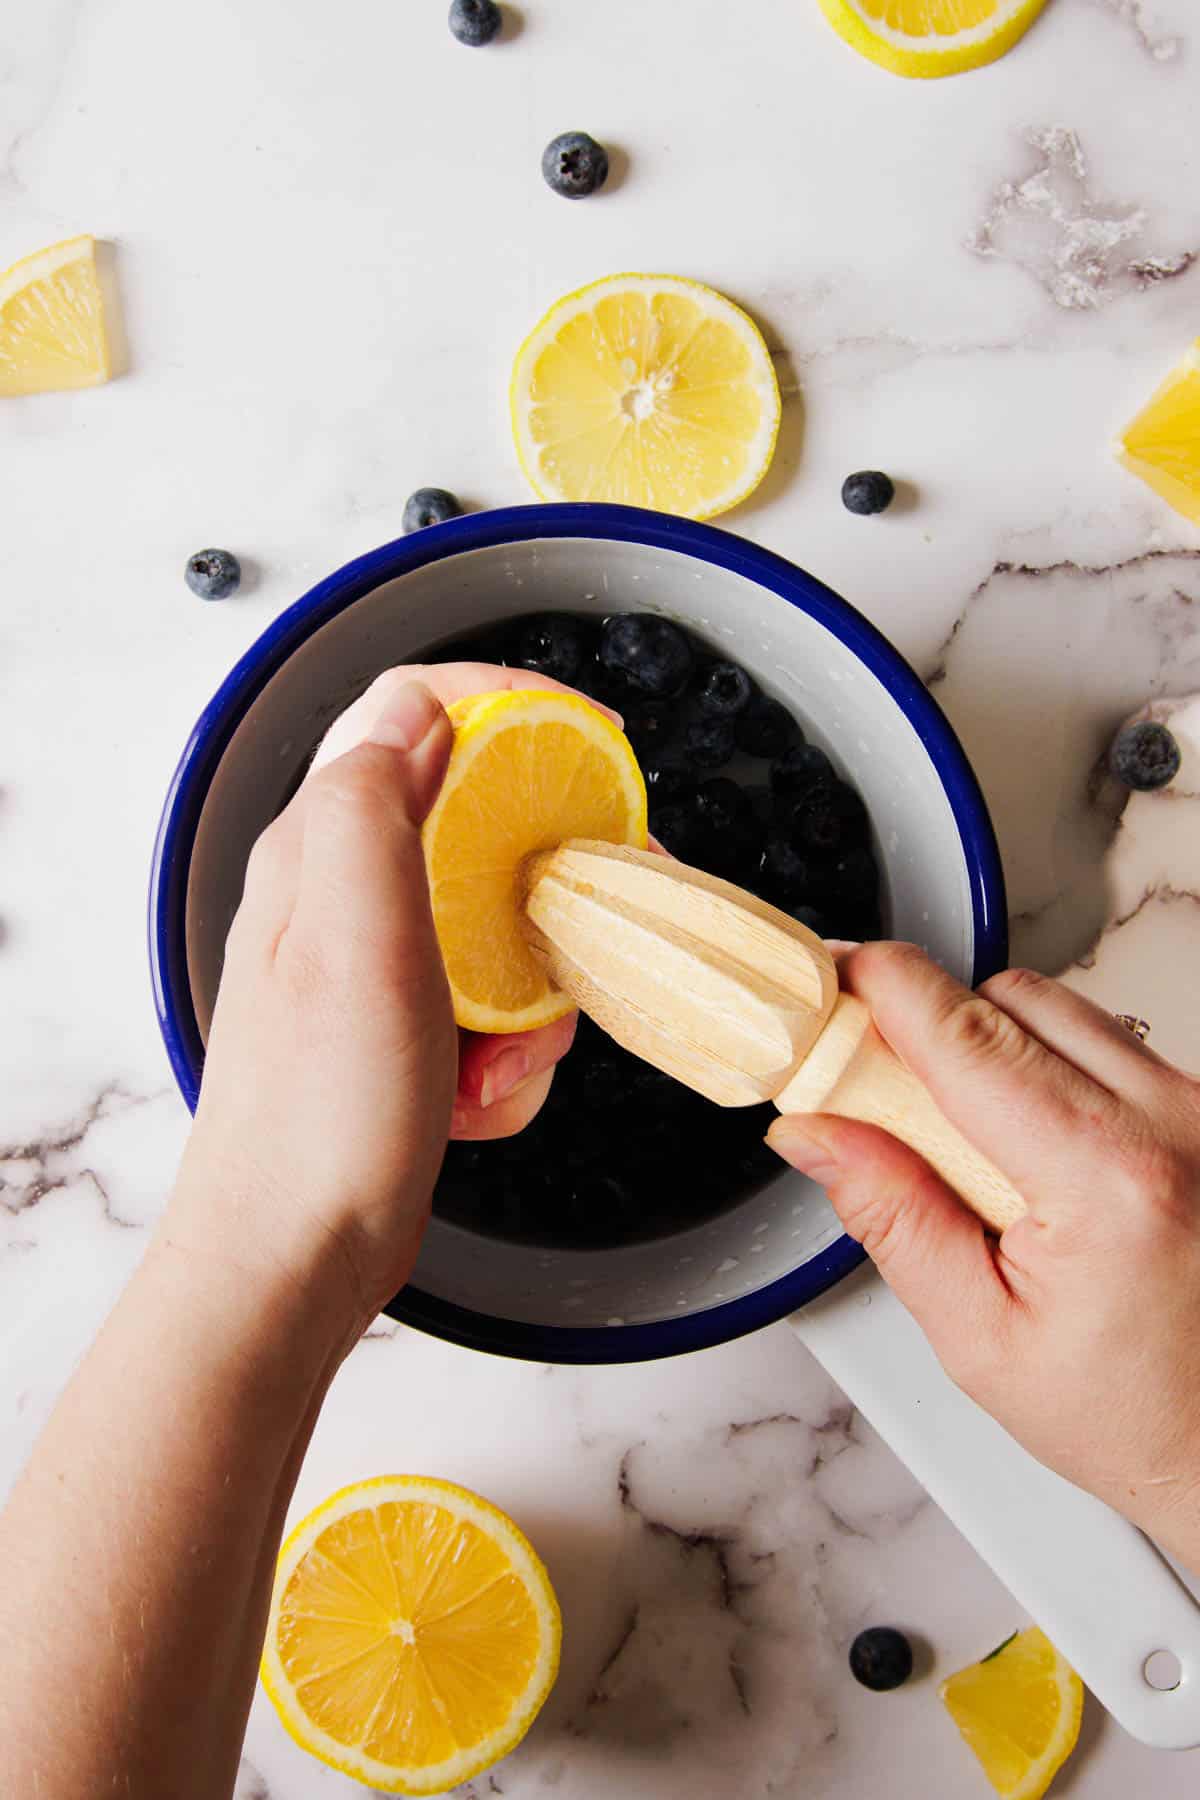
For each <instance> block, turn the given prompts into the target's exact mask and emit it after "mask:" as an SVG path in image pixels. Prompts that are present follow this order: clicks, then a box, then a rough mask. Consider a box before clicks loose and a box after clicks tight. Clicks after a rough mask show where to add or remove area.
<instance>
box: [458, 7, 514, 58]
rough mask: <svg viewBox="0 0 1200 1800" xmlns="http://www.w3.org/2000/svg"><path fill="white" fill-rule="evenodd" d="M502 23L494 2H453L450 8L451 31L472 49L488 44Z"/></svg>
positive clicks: (461, 42)
mask: <svg viewBox="0 0 1200 1800" xmlns="http://www.w3.org/2000/svg"><path fill="white" fill-rule="evenodd" d="M502 23H503V21H502V19H501V16H500V8H499V7H498V6H497V5H496V0H453V4H452V5H451V7H450V29H451V31H452V32H453V33H454V35H455V37H456V38H457V39H458V41H459V43H460V44H470V45H471V47H472V49H476V48H478V46H479V45H480V44H490V43H491V41H492V39H493V38H494V37H495V35H496V33H497V32H498V31H499V29H500V26H501V24H502Z"/></svg>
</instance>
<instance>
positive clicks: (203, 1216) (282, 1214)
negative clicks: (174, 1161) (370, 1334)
mask: <svg viewBox="0 0 1200 1800" xmlns="http://www.w3.org/2000/svg"><path fill="white" fill-rule="evenodd" d="M156 1243H157V1244H158V1246H159V1247H160V1248H161V1249H162V1250H164V1251H165V1252H168V1253H170V1254H171V1255H172V1256H173V1257H174V1258H175V1259H176V1260H179V1259H183V1260H185V1261H186V1263H187V1264H188V1266H189V1267H190V1268H192V1269H193V1270H194V1271H195V1272H196V1274H197V1275H198V1277H199V1278H200V1279H201V1280H202V1281H204V1282H205V1283H206V1284H207V1285H209V1286H210V1287H213V1288H226V1289H228V1288H230V1287H232V1286H233V1285H235V1284H236V1285H237V1286H238V1287H240V1288H241V1289H242V1290H243V1291H244V1292H246V1293H247V1294H253V1295H254V1296H255V1300H256V1304H257V1305H258V1306H259V1307H260V1309H262V1310H263V1311H264V1312H265V1313H268V1314H270V1315H271V1316H272V1317H273V1318H275V1319H277V1321H278V1323H279V1326H280V1327H281V1328H285V1329H289V1330H298V1331H300V1332H301V1333H302V1334H303V1336H304V1337H305V1339H306V1340H308V1341H309V1342H311V1343H312V1344H313V1345H314V1347H318V1348H322V1349H323V1350H324V1351H325V1352H326V1353H332V1352H333V1351H335V1350H336V1349H337V1348H338V1347H339V1346H340V1348H341V1354H342V1355H345V1354H346V1352H348V1351H349V1349H350V1348H351V1346H352V1345H353V1344H354V1343H355V1342H357V1340H358V1338H359V1337H361V1336H362V1333H363V1332H364V1331H365V1330H366V1329H367V1326H368V1325H369V1324H370V1323H371V1320H372V1319H373V1318H374V1316H375V1314H376V1313H377V1312H378V1310H379V1307H380V1305H381V1304H382V1303H383V1301H382V1299H377V1298H376V1297H375V1295H374V1294H373V1292H372V1291H371V1289H370V1288H369V1286H368V1285H367V1283H366V1282H365V1281H364V1278H363V1273H362V1271H363V1268H364V1260H363V1257H362V1254H361V1246H360V1245H359V1244H358V1242H357V1233H356V1231H355V1228H354V1225H353V1223H352V1221H350V1220H346V1221H344V1222H338V1221H330V1220H329V1219H327V1218H326V1217H325V1216H324V1214H322V1213H321V1212H320V1211H318V1210H315V1209H313V1208H311V1207H310V1206H308V1205H307V1204H306V1203H305V1200H304V1198H303V1196H301V1195H299V1194H297V1193H295V1192H289V1193H288V1194H286V1195H281V1194H279V1193H278V1192H277V1191H274V1190H273V1188H272V1184H271V1182H270V1180H269V1179H268V1178H267V1177H266V1176H265V1175H264V1174H263V1173H262V1172H261V1171H257V1170H249V1169H242V1168H235V1167H231V1166H230V1165H229V1164H228V1163H226V1162H224V1161H223V1160H219V1159H214V1158H211V1157H209V1156H207V1155H205V1154H203V1152H202V1151H201V1150H195V1151H194V1150H193V1147H192V1145H189V1147H188V1151H187V1153H186V1154H185V1157H184V1161H183V1165H182V1167H181V1168H180V1171H179V1176H178V1179H177V1181H176V1184H175V1188H174V1191H173V1193H172V1195H171V1199H170V1201H169V1203H168V1206H167V1209H166V1211H165V1213H164V1214H163V1218H162V1220H161V1223H160V1225H159V1229H158V1232H157V1234H156ZM387 1297H388V1296H386V1295H385V1296H383V1298H384V1299H386V1298H387Z"/></svg>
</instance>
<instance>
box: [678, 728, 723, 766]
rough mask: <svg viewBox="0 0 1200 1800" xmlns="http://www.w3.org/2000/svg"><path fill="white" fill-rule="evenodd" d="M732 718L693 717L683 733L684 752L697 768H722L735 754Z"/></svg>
mask: <svg viewBox="0 0 1200 1800" xmlns="http://www.w3.org/2000/svg"><path fill="white" fill-rule="evenodd" d="M733 751H734V742H733V720H732V719H704V718H700V719H693V720H692V722H691V724H690V725H688V727H687V729H686V730H685V731H684V734H683V754H684V756H685V757H686V758H687V760H688V762H690V763H691V765H692V767H693V768H696V769H720V768H723V767H724V765H725V764H726V763H727V762H728V761H729V759H730V757H731V756H732V755H733Z"/></svg>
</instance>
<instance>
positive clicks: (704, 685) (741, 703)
mask: <svg viewBox="0 0 1200 1800" xmlns="http://www.w3.org/2000/svg"><path fill="white" fill-rule="evenodd" d="M753 693H754V683H753V682H752V681H751V679H750V677H749V676H748V675H747V673H746V671H745V669H740V668H739V667H738V665H737V663H731V662H717V663H712V664H710V665H709V667H708V668H707V669H706V670H705V672H704V676H703V679H702V680H701V683H700V687H699V691H698V692H697V695H696V705H697V707H698V708H699V710H700V711H701V712H702V713H705V714H707V715H708V716H709V717H710V718H713V719H734V718H736V717H737V715H738V714H739V713H740V712H743V711H744V710H745V708H746V706H747V705H748V704H749V701H750V698H751V696H752V694H753Z"/></svg>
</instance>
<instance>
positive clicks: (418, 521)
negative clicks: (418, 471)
mask: <svg viewBox="0 0 1200 1800" xmlns="http://www.w3.org/2000/svg"><path fill="white" fill-rule="evenodd" d="M461 511H462V507H461V506H460V505H459V503H458V501H457V500H456V499H455V498H454V495H453V494H451V493H448V492H447V490H446V489H445V488H435V487H427V488H418V489H417V491H416V493H415V494H410V495H409V496H408V499H407V500H406V501H405V502H404V518H403V520H402V524H403V526H404V529H405V531H424V529H425V527H426V525H442V524H444V523H445V521H446V520H447V519H457V517H458V515H459V514H460V513H461Z"/></svg>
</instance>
